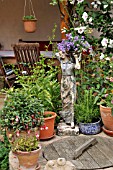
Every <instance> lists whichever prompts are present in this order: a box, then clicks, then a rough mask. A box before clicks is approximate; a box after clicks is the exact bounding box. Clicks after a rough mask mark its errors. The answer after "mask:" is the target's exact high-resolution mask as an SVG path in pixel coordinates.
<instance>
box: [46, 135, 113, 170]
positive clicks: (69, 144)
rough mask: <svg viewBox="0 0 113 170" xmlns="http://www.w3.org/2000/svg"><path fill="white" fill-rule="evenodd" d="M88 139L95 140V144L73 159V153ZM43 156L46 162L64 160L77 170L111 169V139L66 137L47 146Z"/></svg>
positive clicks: (112, 153)
mask: <svg viewBox="0 0 113 170" xmlns="http://www.w3.org/2000/svg"><path fill="white" fill-rule="evenodd" d="M90 138H96V140H97V143H96V144H95V145H93V146H91V147H89V148H87V150H86V151H84V152H83V153H82V155H80V156H79V157H78V158H77V159H75V158H74V155H75V154H74V151H75V150H76V149H77V148H78V147H80V146H82V145H83V144H84V143H85V142H86V141H88V140H89V139H90ZM43 155H44V158H45V159H46V160H56V159H58V158H59V157H61V158H66V160H69V161H71V162H72V163H73V164H74V165H75V167H76V168H77V169H79V170H88V169H89V170H91V169H102V168H108V167H112V168H113V139H112V138H106V137H99V136H90V137H88V136H75V137H73V136H72V137H67V138H65V139H61V140H58V141H55V142H53V143H51V144H49V145H47V146H46V147H45V149H44V153H43Z"/></svg>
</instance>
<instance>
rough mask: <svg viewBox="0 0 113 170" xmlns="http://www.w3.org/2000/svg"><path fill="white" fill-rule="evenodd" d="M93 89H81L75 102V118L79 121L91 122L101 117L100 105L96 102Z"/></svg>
mask: <svg viewBox="0 0 113 170" xmlns="http://www.w3.org/2000/svg"><path fill="white" fill-rule="evenodd" d="M93 92H94V91H93V89H92V88H91V89H89V90H84V91H79V94H78V98H77V102H76V103H75V119H76V121H77V123H80V122H82V123H91V122H93V120H96V119H97V118H99V117H100V113H99V107H98V106H97V104H96V101H95V96H94V95H93Z"/></svg>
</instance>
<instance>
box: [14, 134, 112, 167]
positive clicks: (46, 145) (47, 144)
mask: <svg viewBox="0 0 113 170" xmlns="http://www.w3.org/2000/svg"><path fill="white" fill-rule="evenodd" d="M67 137H69V136H57V135H56V136H55V137H53V138H52V139H50V140H45V141H40V143H41V145H42V152H41V154H40V158H39V164H40V166H41V168H40V170H44V167H45V165H46V163H47V160H46V159H45V158H44V157H43V153H44V152H45V148H46V147H48V146H49V145H50V144H53V143H55V142H56V141H57V142H60V140H62V141H65V138H67ZM76 137H77V136H75V140H76ZM78 137H82V138H83V137H87V136H86V135H82V134H80V135H78ZM88 137H95V138H98V137H102V138H106V139H108V140H110V141H111V140H113V137H110V136H107V135H106V134H105V133H104V132H101V133H99V134H97V135H94V136H92V135H91V136H89V135H88ZM63 139H64V140H63ZM64 143H65V142H64ZM105 153H106V151H105ZM111 153H112V152H111ZM49 154H51V152H50V153H49ZM49 154H48V155H49ZM51 157H52V156H51ZM53 159H54V156H53ZM108 167H109V166H108ZM12 169H14V170H17V163H15V165H14V164H13V168H11V170H12ZM84 170H85V169H84ZM99 170H113V167H110V168H104V169H102V168H101V169H99Z"/></svg>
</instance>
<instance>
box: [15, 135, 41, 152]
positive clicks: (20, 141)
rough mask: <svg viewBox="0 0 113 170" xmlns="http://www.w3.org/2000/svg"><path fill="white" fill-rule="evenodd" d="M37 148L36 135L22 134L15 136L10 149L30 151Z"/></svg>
mask: <svg viewBox="0 0 113 170" xmlns="http://www.w3.org/2000/svg"><path fill="white" fill-rule="evenodd" d="M38 148H39V142H38V140H37V138H36V136H34V137H33V136H23V137H20V138H17V139H16V140H15V141H14V143H13V144H12V151H13V152H15V151H24V152H30V151H34V150H36V149H38Z"/></svg>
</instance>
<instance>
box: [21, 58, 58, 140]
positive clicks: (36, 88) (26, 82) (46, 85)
mask: <svg viewBox="0 0 113 170" xmlns="http://www.w3.org/2000/svg"><path fill="white" fill-rule="evenodd" d="M57 73H58V70H57V69H56V68H54V67H52V66H51V62H49V63H48V65H45V59H44V58H43V57H42V58H41V57H40V61H39V62H38V65H37V66H36V67H35V68H34V69H33V70H32V75H31V76H19V77H18V83H19V84H20V85H21V86H22V89H23V90H24V92H25V91H26V93H27V94H29V95H32V96H33V97H34V98H37V99H39V100H40V101H41V103H42V105H43V107H44V111H45V112H44V123H43V126H41V127H40V137H39V138H40V139H49V138H51V137H53V136H54V124H55V118H56V116H57V114H58V112H59V110H60V107H61V99H60V84H59V82H58V81H57Z"/></svg>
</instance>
